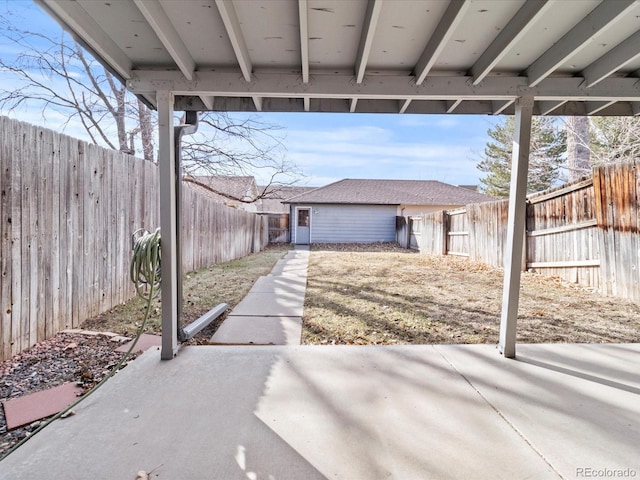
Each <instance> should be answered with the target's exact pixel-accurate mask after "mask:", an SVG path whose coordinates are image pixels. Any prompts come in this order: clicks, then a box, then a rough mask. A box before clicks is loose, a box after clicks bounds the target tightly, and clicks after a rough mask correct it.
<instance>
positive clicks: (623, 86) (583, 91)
mask: <svg viewBox="0 0 640 480" xmlns="http://www.w3.org/2000/svg"><path fill="white" fill-rule="evenodd" d="M132 73H133V78H132V79H130V80H129V81H127V87H128V88H129V89H130V90H131V91H132V92H133V93H138V94H146V93H150V92H154V91H156V90H170V91H172V92H174V93H175V94H176V95H194V96H197V95H208V96H227V97H256V96H257V97H277V98H306V97H308V98H316V99H318V98H320V99H322V98H326V99H353V98H356V99H379V100H383V99H387V100H453V101H456V100H505V101H506V100H513V99H514V98H517V97H522V96H531V97H535V99H536V100H552V101H563V100H566V101H612V100H616V101H629V102H633V101H639V100H640V82H639V81H638V79H637V78H608V79H606V80H603V81H602V82H600V83H598V84H597V85H595V86H593V87H591V88H587V87H586V86H584V85H583V83H584V82H583V78H582V77H553V78H549V79H547V80H545V81H544V82H541V83H540V84H538V85H537V86H536V87H529V86H528V80H527V78H526V77H507V76H499V77H498V76H495V77H487V78H486V79H485V80H484V81H483V82H482V83H480V84H479V85H473V82H472V78H471V77H465V76H454V77H445V76H434V77H428V78H427V79H426V80H425V82H424V83H422V84H421V85H417V84H415V83H413V82H409V81H407V79H408V78H409V77H407V76H404V75H389V76H380V77H372V78H371V79H370V80H369V81H367V82H366V83H363V84H356V83H355V82H354V81H353V76H352V75H314V76H312V77H311V79H310V81H309V83H304V82H303V81H302V79H301V78H300V75H298V74H295V73H263V74H256V75H254V77H253V79H252V81H250V82H245V81H244V80H243V78H242V76H240V75H238V73H234V72H195V74H194V79H193V80H192V81H188V80H186V79H185V78H184V76H183V75H182V73H181V72H178V71H174V72H169V71H150V70H135V71H133V72H132Z"/></svg>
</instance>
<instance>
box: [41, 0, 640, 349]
mask: <svg viewBox="0 0 640 480" xmlns="http://www.w3.org/2000/svg"><path fill="white" fill-rule="evenodd" d="M36 1H37V3H38V4H39V5H41V6H42V7H43V8H44V9H45V10H46V11H48V12H49V14H50V15H52V16H53V17H54V18H56V19H57V20H58V21H59V22H60V23H61V24H62V25H63V26H64V28H66V29H67V30H68V31H70V32H71V33H72V34H73V35H74V36H75V37H76V39H77V40H78V41H79V42H80V43H82V44H83V45H85V46H86V47H87V48H88V49H89V50H91V51H92V52H93V53H94V55H95V56H96V58H97V59H98V60H99V61H100V62H101V63H102V64H103V65H105V66H106V67H107V68H108V69H110V70H111V71H112V72H113V73H114V74H115V75H116V76H118V77H119V78H120V80H121V81H123V82H126V84H127V87H128V88H129V90H131V91H132V92H133V93H135V94H137V95H138V96H139V97H141V98H143V99H144V100H145V101H146V102H147V103H148V104H149V105H151V106H153V107H154V108H157V110H158V133H159V135H158V137H159V141H158V144H159V145H158V146H159V166H160V168H159V171H160V190H161V195H160V202H161V204H160V210H161V228H162V250H163V257H162V261H163V264H162V273H163V278H164V279H167V278H168V279H169V281H167V282H166V284H164V283H165V282H164V281H163V284H164V285H163V296H162V302H163V303H162V315H163V320H162V322H163V323H162V325H163V347H162V358H165V359H169V358H173V356H174V355H175V354H176V353H177V351H178V345H177V330H176V329H177V323H178V318H179V311H178V310H179V304H180V302H179V301H178V296H179V294H178V292H179V285H180V282H181V279H180V275H179V274H178V272H180V267H179V258H180V238H179V232H178V227H177V226H178V224H179V218H178V215H177V212H178V211H179V210H178V208H177V206H178V202H179V199H180V192H179V188H180V185H179V182H176V173H175V172H176V171H177V170H176V164H177V163H179V162H180V159H179V154H177V153H176V152H179V148H180V146H179V143H180V140H179V138H180V136H181V133H178V134H177V135H176V134H175V132H174V115H173V113H174V111H175V110H191V111H202V110H213V111H215V110H219V111H264V112H267V111H283V112H303V111H304V112H355V113H358V112H369V113H396V114H407V113H432V114H433V113H449V114H451V113H466V114H515V134H514V141H513V149H512V152H513V153H512V155H513V157H512V169H511V190H510V195H509V219H508V224H509V228H508V232H507V241H506V243H505V280H504V291H503V310H502V319H501V322H502V323H501V330H500V343H499V350H500V352H501V353H502V354H503V355H505V356H506V357H515V340H516V323H517V312H518V300H519V288H520V264H521V257H522V244H523V239H524V230H525V201H526V186H527V172H528V162H529V147H530V136H531V118H532V115H534V114H542V115H596V114H597V115H635V114H637V113H640V82H639V80H640V75H639V73H638V70H639V69H640V20H639V19H640V0H605V1H598V0H573V1H570V2H569V1H555V0H527V1H524V0H510V1H505V0H448V1H447V0H444V1H431V0H429V1H427V0H425V1H414V0H393V1H391V0H350V1H341V0H201V1H182V2H175V1H171V0H128V1H124V0H123V1H110V2H107V1H104V2H96V1H93V0H36ZM193 127H195V125H193ZM192 130H194V128H191V129H187V130H186V131H192Z"/></svg>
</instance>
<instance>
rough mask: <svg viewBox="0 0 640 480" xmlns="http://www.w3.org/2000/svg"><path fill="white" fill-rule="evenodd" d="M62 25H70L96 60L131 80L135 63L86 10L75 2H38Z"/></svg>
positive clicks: (52, 0) (123, 77)
mask: <svg viewBox="0 0 640 480" xmlns="http://www.w3.org/2000/svg"><path fill="white" fill-rule="evenodd" d="M36 1H37V3H38V4H39V5H40V6H41V7H43V8H44V9H45V10H46V11H47V12H49V13H50V14H51V16H53V17H54V18H58V19H59V20H60V23H61V24H63V25H68V26H69V27H70V28H71V29H72V30H73V31H74V32H76V35H75V36H76V39H77V40H78V41H79V42H80V43H81V44H82V45H83V46H85V47H87V49H88V50H90V51H92V52H94V53H95V56H96V58H101V59H103V60H104V61H105V62H106V63H107V64H108V65H109V66H110V67H111V69H112V71H113V73H115V74H116V75H117V76H118V77H120V78H121V79H123V80H128V79H130V78H131V70H132V68H133V63H132V62H131V60H129V57H127V55H125V53H124V52H123V51H122V50H121V49H120V47H118V45H116V43H115V42H114V41H113V40H112V39H111V37H109V35H107V34H106V32H105V31H104V30H103V29H102V27H100V25H98V23H96V21H95V20H94V19H93V18H91V17H90V16H89V14H88V13H87V12H86V11H85V9H84V8H82V7H81V6H80V4H79V3H78V2H75V1H69V0H66V1H54V0H36Z"/></svg>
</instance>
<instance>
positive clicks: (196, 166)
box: [182, 112, 302, 203]
mask: <svg viewBox="0 0 640 480" xmlns="http://www.w3.org/2000/svg"><path fill="white" fill-rule="evenodd" d="M199 123H200V127H199V128H198V132H196V133H195V134H194V135H190V136H188V137H184V138H183V139H182V141H183V150H182V152H183V153H182V168H183V173H184V175H185V177H187V178H188V179H189V181H191V182H193V183H198V182H197V180H196V178H197V177H200V176H208V175H213V176H219V175H256V174H257V175H258V176H259V177H260V178H261V179H262V181H263V183H264V184H265V186H266V187H267V188H264V189H263V191H262V192H261V193H260V194H259V195H258V196H257V197H256V198H254V199H252V200H251V201H250V202H255V201H257V200H260V199H261V198H271V197H274V196H277V194H278V193H279V191H280V190H281V189H282V188H283V187H286V186H291V185H295V184H296V183H298V181H299V179H300V177H301V176H302V172H300V171H299V169H298V168H297V166H296V165H295V164H293V163H292V162H290V161H288V160H287V157H286V152H285V148H284V144H283V142H282V138H280V137H279V136H278V128H277V127H276V126H274V125H272V124H270V123H265V122H261V121H260V120H259V119H257V118H255V117H250V118H242V119H238V118H234V117H231V116H230V115H228V114H226V113H221V112H216V113H211V112H209V113H205V114H204V115H203V116H202V117H201V118H200V120H199ZM202 186H203V187H206V185H202ZM215 193H219V192H215ZM235 200H238V201H241V202H244V203H247V200H246V199H245V200H243V199H235Z"/></svg>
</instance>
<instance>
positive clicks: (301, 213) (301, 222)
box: [298, 208, 309, 227]
mask: <svg viewBox="0 0 640 480" xmlns="http://www.w3.org/2000/svg"><path fill="white" fill-rule="evenodd" d="M298 226H299V227H308V226H309V209H308V208H305V209H300V210H298Z"/></svg>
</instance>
